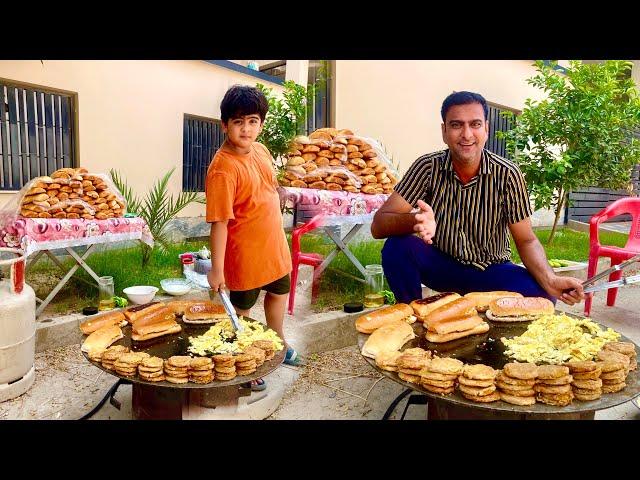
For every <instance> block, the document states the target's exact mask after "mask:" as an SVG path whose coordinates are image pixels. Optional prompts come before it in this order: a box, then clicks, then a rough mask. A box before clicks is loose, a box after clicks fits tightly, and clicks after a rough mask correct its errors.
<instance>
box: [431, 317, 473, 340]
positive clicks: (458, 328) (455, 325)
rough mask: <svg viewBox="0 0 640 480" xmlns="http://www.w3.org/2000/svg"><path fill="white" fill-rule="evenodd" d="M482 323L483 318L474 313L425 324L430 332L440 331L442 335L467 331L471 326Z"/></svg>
mask: <svg viewBox="0 0 640 480" xmlns="http://www.w3.org/2000/svg"><path fill="white" fill-rule="evenodd" d="M481 323H484V322H483V320H482V318H480V317H479V316H478V315H472V316H471V317H465V318H455V319H453V320H445V321H442V322H439V323H435V324H433V325H428V324H426V323H425V325H427V329H428V330H429V331H430V332H433V333H439V334H441V335H442V334H447V333H453V332H465V331H467V330H469V329H471V328H474V327H476V326H477V325H480V324H481Z"/></svg>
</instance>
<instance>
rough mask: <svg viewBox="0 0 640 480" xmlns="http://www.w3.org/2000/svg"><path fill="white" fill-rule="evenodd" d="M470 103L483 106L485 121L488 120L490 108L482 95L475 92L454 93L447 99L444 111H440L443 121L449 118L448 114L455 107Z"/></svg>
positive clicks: (443, 105) (443, 104) (443, 107)
mask: <svg viewBox="0 0 640 480" xmlns="http://www.w3.org/2000/svg"><path fill="white" fill-rule="evenodd" d="M470 103H479V104H480V105H482V110H484V119H485V120H486V119H487V117H488V116H489V108H488V107H487V101H486V100H485V99H484V97H483V96H482V95H480V94H479V93H473V92H454V93H452V94H451V95H449V96H448V97H447V98H445V99H444V102H442V109H441V110H440V115H442V121H443V122H444V121H445V119H446V118H447V112H448V111H449V109H450V108H451V107H453V106H454V105H468V104H470Z"/></svg>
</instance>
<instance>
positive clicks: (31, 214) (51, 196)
mask: <svg viewBox="0 0 640 480" xmlns="http://www.w3.org/2000/svg"><path fill="white" fill-rule="evenodd" d="M125 207H126V204H125V201H124V199H123V197H122V196H121V195H120V194H119V192H117V191H115V189H114V188H113V187H112V186H111V185H110V184H109V183H108V182H107V179H106V176H104V175H94V174H90V173H89V172H88V171H87V169H86V168H60V169H58V170H56V171H55V172H53V173H52V174H51V175H50V176H45V177H36V178H34V179H33V180H31V182H29V184H28V185H27V187H26V190H25V192H24V195H23V196H22V198H21V199H20V215H22V216H23V217H27V218H71V219H74V218H83V219H85V220H93V219H97V220H106V219H107V218H115V217H122V216H124V214H125Z"/></svg>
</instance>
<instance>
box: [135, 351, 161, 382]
mask: <svg viewBox="0 0 640 480" xmlns="http://www.w3.org/2000/svg"><path fill="white" fill-rule="evenodd" d="M138 375H139V376H140V378H141V379H142V380H146V381H147V382H162V381H164V380H165V376H164V360H162V359H161V358H160V357H148V358H143V359H142V361H141V362H140V363H139V364H138Z"/></svg>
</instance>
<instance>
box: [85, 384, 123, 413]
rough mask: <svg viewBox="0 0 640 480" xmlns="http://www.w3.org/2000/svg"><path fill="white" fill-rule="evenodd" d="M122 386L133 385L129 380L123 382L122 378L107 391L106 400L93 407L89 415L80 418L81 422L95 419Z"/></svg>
mask: <svg viewBox="0 0 640 480" xmlns="http://www.w3.org/2000/svg"><path fill="white" fill-rule="evenodd" d="M120 385H131V382H130V381H129V380H123V379H122V378H120V379H118V381H117V382H116V383H114V384H113V386H112V387H111V388H110V389H109V390H108V391H107V394H106V395H105V396H104V398H103V399H102V400H100V402H99V403H98V404H97V405H96V406H95V407H93V409H92V410H91V411H90V412H89V413H87V414H86V415H84V416H82V417H80V420H88V419H89V418H91V417H93V416H94V415H95V414H96V412H97V411H98V410H100V409H101V408H102V406H103V405H104V404H105V402H106V401H107V399H109V397H112V398H113V396H114V395H115V394H116V392H117V391H118V388H119V387H120Z"/></svg>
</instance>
